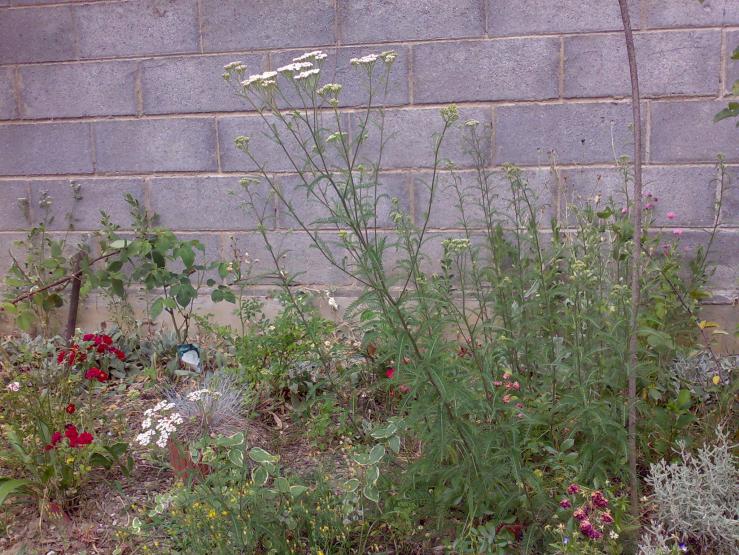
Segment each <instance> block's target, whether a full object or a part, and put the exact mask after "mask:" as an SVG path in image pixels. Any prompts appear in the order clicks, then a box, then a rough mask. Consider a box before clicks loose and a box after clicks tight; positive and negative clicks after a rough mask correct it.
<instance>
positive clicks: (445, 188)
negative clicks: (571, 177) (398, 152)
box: [413, 170, 556, 230]
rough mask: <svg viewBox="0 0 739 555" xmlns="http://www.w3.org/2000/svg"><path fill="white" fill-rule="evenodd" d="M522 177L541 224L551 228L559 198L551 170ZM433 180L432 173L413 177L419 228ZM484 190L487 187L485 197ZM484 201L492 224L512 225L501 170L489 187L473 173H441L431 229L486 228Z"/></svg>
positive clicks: (493, 174)
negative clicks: (555, 205) (549, 225)
mask: <svg viewBox="0 0 739 555" xmlns="http://www.w3.org/2000/svg"><path fill="white" fill-rule="evenodd" d="M521 176H522V178H523V179H524V180H525V181H526V182H527V183H528V186H529V188H530V192H531V194H532V197H536V201H535V205H536V207H537V209H538V214H537V217H538V218H539V220H540V222H541V224H542V225H544V226H546V225H548V224H549V220H550V218H551V216H552V213H553V211H552V208H553V203H554V201H555V199H556V197H555V196H554V188H555V181H554V178H553V176H552V175H551V174H550V172H549V171H548V170H524V171H522V172H521ZM431 178H432V174H431V172H428V171H424V172H416V173H414V174H413V197H414V205H415V220H416V223H417V225H423V222H424V220H425V217H426V213H429V200H430V196H431V195H430V192H431ZM483 183H484V182H483ZM481 187H484V190H485V194H484V195H483V191H482V189H481ZM484 199H488V202H487V206H488V207H489V209H490V211H491V213H492V218H493V222H494V223H501V224H503V225H505V226H510V225H511V221H510V218H511V216H512V215H513V211H512V210H511V199H512V193H511V186H510V182H509V181H508V179H507V177H506V175H505V172H503V171H502V170H495V171H492V172H490V174H489V178H488V180H487V185H483V184H481V182H480V180H479V177H478V175H477V172H476V171H473V170H463V171H460V172H457V173H456V178H453V177H452V175H450V174H449V172H446V171H445V172H441V173H440V175H439V184H438V185H437V187H436V190H435V191H434V198H433V202H432V203H431V210H430V213H429V223H428V227H429V228H430V229H464V223H463V222H466V226H467V227H468V228H470V229H473V230H481V229H485V228H486V226H487V223H486V222H487V220H486V217H485V213H484V211H483V209H482V205H483V204H485V202H484ZM532 200H534V199H533V198H532ZM462 208H463V209H464V217H463V215H462Z"/></svg>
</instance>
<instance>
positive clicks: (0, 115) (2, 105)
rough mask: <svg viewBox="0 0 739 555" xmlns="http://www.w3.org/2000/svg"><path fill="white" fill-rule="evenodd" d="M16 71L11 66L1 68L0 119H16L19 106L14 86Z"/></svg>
mask: <svg viewBox="0 0 739 555" xmlns="http://www.w3.org/2000/svg"><path fill="white" fill-rule="evenodd" d="M14 75H15V71H14V70H13V68H11V67H6V68H3V69H0V119H16V118H17V117H18V107H17V106H16V102H15V90H14V87H13V80H14Z"/></svg>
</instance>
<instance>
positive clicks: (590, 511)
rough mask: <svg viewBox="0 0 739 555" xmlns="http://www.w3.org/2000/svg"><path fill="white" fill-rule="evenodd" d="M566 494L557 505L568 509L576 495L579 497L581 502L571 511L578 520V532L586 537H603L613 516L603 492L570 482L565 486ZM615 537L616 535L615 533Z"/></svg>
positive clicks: (593, 538)
mask: <svg viewBox="0 0 739 555" xmlns="http://www.w3.org/2000/svg"><path fill="white" fill-rule="evenodd" d="M567 495H569V496H570V497H564V498H563V499H562V500H561V501H560V502H559V506H560V508H561V509H564V510H570V509H572V507H573V502H574V501H575V498H576V497H580V498H581V501H582V502H581V503H580V504H579V506H578V507H577V508H576V509H575V510H574V511H573V512H572V517H573V518H574V519H575V520H577V521H578V523H579V524H578V529H579V530H580V533H581V534H582V535H583V536H585V537H586V538H588V539H591V540H599V539H601V538H603V535H604V533H605V532H606V527H608V526H610V525H612V524H613V523H614V519H613V516H612V515H611V513H610V511H609V510H608V499H606V496H605V495H603V492H601V491H599V490H595V491H592V492H590V495H588V492H587V491H585V490H584V488H582V487H581V486H579V485H577V484H570V485H569V486H568V487H567ZM614 533H615V532H614V531H611V534H610V536H611V537H613V534H614ZM616 537H618V535H617V534H616Z"/></svg>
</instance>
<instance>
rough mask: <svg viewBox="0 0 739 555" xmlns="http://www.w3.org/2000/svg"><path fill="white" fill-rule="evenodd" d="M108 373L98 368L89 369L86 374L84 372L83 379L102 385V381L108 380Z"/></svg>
mask: <svg viewBox="0 0 739 555" xmlns="http://www.w3.org/2000/svg"><path fill="white" fill-rule="evenodd" d="M108 377H109V376H108V373H107V372H103V371H102V370H100V368H94V367H93V368H90V369H89V370H88V371H87V372H85V379H88V380H97V381H99V382H100V383H103V382H104V381H107V379H108Z"/></svg>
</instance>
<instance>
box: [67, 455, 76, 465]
mask: <svg viewBox="0 0 739 555" xmlns="http://www.w3.org/2000/svg"><path fill="white" fill-rule="evenodd" d="M73 462H74V457H71V456H70V457H67V464H72V463H73Z"/></svg>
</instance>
